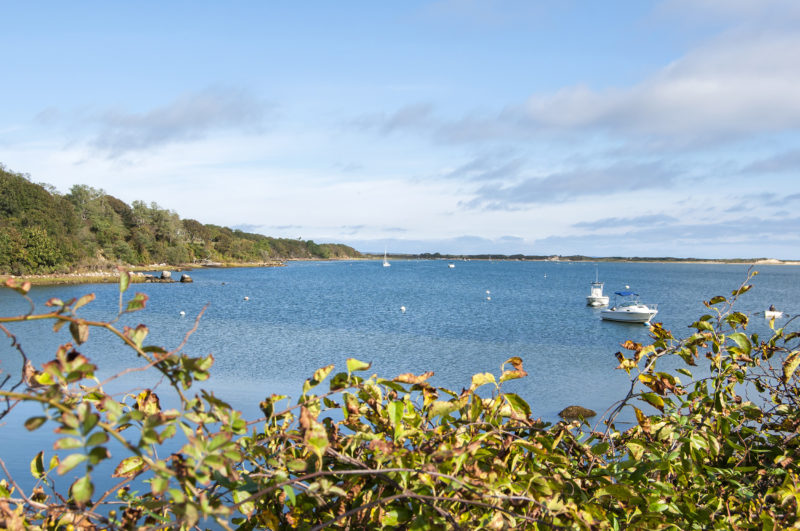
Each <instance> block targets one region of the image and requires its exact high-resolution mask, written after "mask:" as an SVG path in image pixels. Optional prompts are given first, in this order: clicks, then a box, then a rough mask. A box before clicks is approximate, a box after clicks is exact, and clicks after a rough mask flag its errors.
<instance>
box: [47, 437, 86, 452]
mask: <svg viewBox="0 0 800 531" xmlns="http://www.w3.org/2000/svg"><path fill="white" fill-rule="evenodd" d="M75 448H83V442H81V440H80V439H76V438H75V437H62V438H61V439H58V440H57V441H56V442H55V443H53V449H54V450H74V449H75Z"/></svg>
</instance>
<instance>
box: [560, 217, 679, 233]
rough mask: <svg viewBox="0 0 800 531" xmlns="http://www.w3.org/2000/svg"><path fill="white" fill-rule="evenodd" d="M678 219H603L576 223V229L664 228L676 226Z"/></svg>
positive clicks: (574, 225)
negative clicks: (668, 225) (665, 226)
mask: <svg viewBox="0 0 800 531" xmlns="http://www.w3.org/2000/svg"><path fill="white" fill-rule="evenodd" d="M677 221H678V218H674V217H672V216H667V215H666V214H652V215H648V216H635V217H631V218H618V217H615V218H603V219H598V220H596V221H582V222H580V223H574V224H573V225H572V226H573V227H574V228H576V229H588V230H600V229H602V230H608V229H609V228H610V227H641V226H648V227H652V226H663V225H667V224H674V223H676V222H677Z"/></svg>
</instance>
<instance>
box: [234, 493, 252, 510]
mask: <svg viewBox="0 0 800 531" xmlns="http://www.w3.org/2000/svg"><path fill="white" fill-rule="evenodd" d="M250 496H251V494H250V493H249V492H247V491H246V490H235V491H233V501H234V502H236V503H239V504H241V505H239V512H241V513H242V514H243V515H245V516H250V515H251V514H252V513H253V511H255V510H256V504H255V502H254V501H253V500H250V501H246V502H244V503H242V500H246V499H247V498H249V497H250Z"/></svg>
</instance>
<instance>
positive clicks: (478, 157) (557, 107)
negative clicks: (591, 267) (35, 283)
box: [0, 0, 800, 260]
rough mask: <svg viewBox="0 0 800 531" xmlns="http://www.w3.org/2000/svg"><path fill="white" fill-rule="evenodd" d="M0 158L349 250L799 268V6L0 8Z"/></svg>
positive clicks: (451, 2)
mask: <svg viewBox="0 0 800 531" xmlns="http://www.w3.org/2000/svg"><path fill="white" fill-rule="evenodd" d="M0 18H2V20H3V30H2V31H0V65H2V74H1V75H0V77H1V78H2V81H1V82H0V164H3V166H4V167H5V168H7V169H9V170H12V171H16V172H20V173H25V174H28V175H29V176H30V179H31V180H32V181H33V182H39V183H48V184H50V185H52V186H54V187H55V188H56V189H57V190H58V191H59V192H61V193H67V192H68V191H69V189H70V187H71V186H73V185H76V184H85V185H89V186H92V187H95V188H100V189H103V190H105V191H106V192H107V193H108V194H111V195H113V196H115V197H118V198H119V199H122V200H123V201H125V202H127V203H129V204H130V203H131V202H132V201H134V200H143V201H145V202H147V203H151V202H155V203H157V204H158V205H159V206H160V207H161V208H166V209H169V210H172V211H174V212H176V213H177V214H178V215H179V216H180V217H181V218H184V219H185V218H192V219H196V220H198V221H200V222H202V223H213V224H216V225H223V226H228V227H233V228H238V229H241V230H245V231H248V232H257V233H261V234H265V235H268V236H274V237H286V238H301V239H303V240H314V241H315V242H317V243H324V242H336V243H345V244H348V245H352V246H353V247H355V248H356V249H358V250H359V251H362V252H378V253H381V252H383V251H384V249H387V250H388V251H389V253H425V252H430V253H433V252H441V253H450V254H507V255H510V254H525V255H556V254H557V255H572V254H582V255H587V256H597V257H602V256H631V257H632V256H639V257H664V256H672V257H693V258H777V259H784V260H792V259H800V213H799V212H798V209H797V205H798V204H800V88H798V87H800V2H797V1H796V0H661V1H648V0H630V1H625V0H617V1H614V0H611V1H608V2H597V1H595V0H583V1H579V0H547V1H545V0H518V1H517V0H483V1H480V0H438V1H420V0H406V1H404V2H375V1H363V2H362V1H341V2H330V1H306V0H298V1H295V2H278V1H247V0H239V1H233V2H211V1H191V2H189V1H171V2H154V1H144V2H104V1H83V2H61V1H41V2H35V3H31V2H13V1H10V0H8V1H7V0H0Z"/></svg>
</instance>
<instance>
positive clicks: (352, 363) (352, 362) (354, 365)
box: [347, 358, 372, 374]
mask: <svg viewBox="0 0 800 531" xmlns="http://www.w3.org/2000/svg"><path fill="white" fill-rule="evenodd" d="M370 367H372V364H371V363H366V362H363V361H359V360H357V359H355V358H347V373H348V374H351V373H353V372H355V371H366V370H369V368H370Z"/></svg>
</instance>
